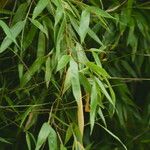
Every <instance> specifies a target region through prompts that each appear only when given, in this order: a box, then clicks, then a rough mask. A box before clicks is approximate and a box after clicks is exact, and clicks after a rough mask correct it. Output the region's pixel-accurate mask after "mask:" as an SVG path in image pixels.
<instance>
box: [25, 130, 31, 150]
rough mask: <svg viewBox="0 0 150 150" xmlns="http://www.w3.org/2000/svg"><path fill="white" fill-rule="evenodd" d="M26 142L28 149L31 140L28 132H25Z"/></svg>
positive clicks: (29, 149)
mask: <svg viewBox="0 0 150 150" xmlns="http://www.w3.org/2000/svg"><path fill="white" fill-rule="evenodd" d="M26 142H27V147H28V150H31V140H30V136H29V134H28V132H26Z"/></svg>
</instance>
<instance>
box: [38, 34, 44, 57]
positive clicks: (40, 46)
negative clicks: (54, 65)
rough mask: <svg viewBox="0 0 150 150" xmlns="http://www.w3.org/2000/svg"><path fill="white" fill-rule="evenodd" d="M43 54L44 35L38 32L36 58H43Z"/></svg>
mask: <svg viewBox="0 0 150 150" xmlns="http://www.w3.org/2000/svg"><path fill="white" fill-rule="evenodd" d="M44 54H45V35H44V33H43V32H41V31H40V32H39V39H38V49H37V58H38V57H43V56H44Z"/></svg>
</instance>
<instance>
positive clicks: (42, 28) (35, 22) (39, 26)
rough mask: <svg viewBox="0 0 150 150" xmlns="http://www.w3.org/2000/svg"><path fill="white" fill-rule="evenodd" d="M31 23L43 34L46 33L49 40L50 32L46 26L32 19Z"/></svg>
mask: <svg viewBox="0 0 150 150" xmlns="http://www.w3.org/2000/svg"><path fill="white" fill-rule="evenodd" d="M30 21H31V22H32V23H33V24H34V25H35V26H36V27H37V28H38V29H39V30H40V31H42V32H43V33H45V35H46V37H47V38H48V31H47V29H46V28H45V27H44V25H42V24H41V23H40V22H39V21H38V20H32V19H30Z"/></svg>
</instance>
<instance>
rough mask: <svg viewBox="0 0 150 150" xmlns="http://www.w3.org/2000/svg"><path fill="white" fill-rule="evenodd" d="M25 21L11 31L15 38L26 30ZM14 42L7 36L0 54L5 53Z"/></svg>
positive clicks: (0, 48) (18, 23) (17, 24)
mask: <svg viewBox="0 0 150 150" xmlns="http://www.w3.org/2000/svg"><path fill="white" fill-rule="evenodd" d="M24 24H25V22H24V21H20V22H17V23H16V24H15V25H14V26H13V27H12V28H11V29H10V31H11V33H13V38H16V37H17V36H18V35H19V34H20V32H21V31H22V29H23V28H24ZM12 42H13V40H12V39H11V38H9V36H6V38H5V39H4V40H3V41H2V43H1V47H0V53H2V52H4V51H5V50H6V49H7V48H8V47H9V46H10V45H11V44H12Z"/></svg>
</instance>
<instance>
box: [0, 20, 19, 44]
mask: <svg viewBox="0 0 150 150" xmlns="http://www.w3.org/2000/svg"><path fill="white" fill-rule="evenodd" d="M0 26H1V27H2V29H3V30H4V32H5V34H6V35H7V37H8V38H10V39H11V40H12V41H13V42H14V43H15V44H17V42H16V39H15V37H14V35H13V33H12V32H11V30H10V28H9V27H8V26H7V24H6V23H5V22H4V21H2V20H0Z"/></svg>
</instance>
